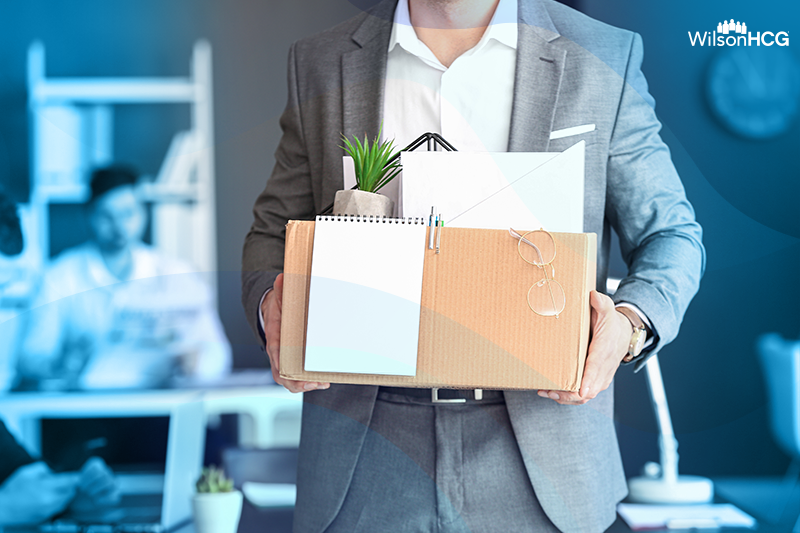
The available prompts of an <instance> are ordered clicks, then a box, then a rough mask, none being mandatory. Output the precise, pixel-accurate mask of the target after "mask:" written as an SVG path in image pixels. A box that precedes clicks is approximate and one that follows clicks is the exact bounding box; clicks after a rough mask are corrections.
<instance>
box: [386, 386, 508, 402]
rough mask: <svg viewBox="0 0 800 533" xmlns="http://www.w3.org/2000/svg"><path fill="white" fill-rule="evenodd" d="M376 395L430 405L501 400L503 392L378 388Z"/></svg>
mask: <svg viewBox="0 0 800 533" xmlns="http://www.w3.org/2000/svg"><path fill="white" fill-rule="evenodd" d="M378 394H379V395H380V394H397V395H400V396H408V397H411V398H417V399H421V400H428V401H430V402H431V403H472V402H480V401H483V400H486V401H489V400H492V401H493V403H494V401H497V400H503V399H504V396H503V391H499V390H483V389H419V388H412V387H380V388H379V389H378Z"/></svg>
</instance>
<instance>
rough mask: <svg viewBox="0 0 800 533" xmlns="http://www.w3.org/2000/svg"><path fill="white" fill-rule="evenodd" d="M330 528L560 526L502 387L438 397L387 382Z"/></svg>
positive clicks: (332, 532) (449, 530) (445, 532)
mask: <svg viewBox="0 0 800 533" xmlns="http://www.w3.org/2000/svg"><path fill="white" fill-rule="evenodd" d="M389 391H390V392H389ZM409 392H410V391H409ZM327 531H328V532H329V533H344V532H347V533H353V532H370V533H374V532H377V531H392V532H426V533H431V532H437V533H456V532H457V533H465V532H472V533H480V532H495V531H537V532H540V531H541V532H557V531H558V529H557V528H556V527H555V526H554V525H553V524H552V522H551V521H550V520H549V519H548V518H547V516H546V515H545V513H544V511H543V510H542V508H541V506H540V505H539V502H538V500H537V498H536V494H534V490H533V487H532V485H531V482H530V480H529V478H528V474H527V471H526V470H525V465H524V464H523V462H522V457H521V455H520V451H519V447H518V446H517V442H516V439H515V437H514V432H513V430H512V427H511V423H510V421H509V418H508V412H507V411H506V405H505V401H504V399H503V394H502V393H501V392H499V391H486V396H485V398H484V399H483V400H480V401H476V400H468V401H467V402H466V403H432V402H431V400H430V397H428V398H424V397H420V395H419V394H416V395H411V394H404V393H403V389H381V392H379V393H378V398H377V401H376V404H375V408H374V411H373V415H372V419H371V421H370V424H369V430H368V431H367V435H366V438H365V440H364V445H363V447H362V449H361V453H360V455H359V457H358V461H357V463H356V467H355V471H354V473H353V477H352V480H351V483H350V486H349V488H348V492H347V495H346V496H345V499H344V502H343V504H342V507H341V508H340V510H339V513H338V514H337V516H336V518H335V519H334V520H333V522H332V523H331V525H330V526H329V527H328V529H327Z"/></svg>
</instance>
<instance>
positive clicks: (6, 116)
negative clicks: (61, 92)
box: [0, 0, 800, 476]
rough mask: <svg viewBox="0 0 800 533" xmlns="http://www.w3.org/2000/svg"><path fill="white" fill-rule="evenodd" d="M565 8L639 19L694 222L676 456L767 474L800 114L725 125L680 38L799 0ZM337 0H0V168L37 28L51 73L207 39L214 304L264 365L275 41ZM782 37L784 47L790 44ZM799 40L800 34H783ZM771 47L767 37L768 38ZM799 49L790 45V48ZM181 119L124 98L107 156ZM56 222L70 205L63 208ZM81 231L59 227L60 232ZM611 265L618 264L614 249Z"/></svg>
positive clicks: (18, 156) (635, 382) (644, 410)
mask: <svg viewBox="0 0 800 533" xmlns="http://www.w3.org/2000/svg"><path fill="white" fill-rule="evenodd" d="M576 4H577V7H579V8H580V9H581V10H583V11H584V12H586V13H588V14H589V15H591V16H593V17H595V18H598V19H600V20H603V21H606V22H608V23H610V24H613V25H616V26H621V27H625V28H628V29H632V30H635V31H637V32H639V33H640V34H641V35H642V37H643V39H644V45H645V63H644V71H645V74H646V75H647V78H648V80H649V82H650V88H651V92H652V93H653V95H654V96H655V98H656V101H657V112H658V115H659V117H660V118H661V120H662V121H663V123H664V126H665V128H664V131H663V136H664V139H665V140H666V141H667V143H668V144H669V145H670V148H671V149H672V154H673V159H674V161H675V164H676V166H677V167H678V170H679V172H680V174H681V176H682V178H683V180H684V184H685V186H686V189H687V193H688V196H689V199H690V200H691V201H692V202H693V203H694V206H695V208H696V211H697V217H698V219H699V221H700V222H701V224H702V225H703V227H704V229H705V244H706V247H707V250H708V269H707V272H706V276H705V278H704V280H703V283H702V286H701V290H700V293H699V295H698V296H697V298H696V299H695V301H694V303H693V304H692V306H691V307H690V309H689V312H688V314H687V316H686V320H685V322H684V326H683V329H682V333H681V335H680V336H679V338H678V339H677V340H676V341H675V342H674V343H673V344H672V345H670V346H669V347H667V348H666V349H665V350H664V351H663V353H662V357H661V363H662V369H663V373H664V378H665V382H666V388H667V394H668V398H669V401H670V407H671V409H672V414H673V420H674V424H675V428H676V431H677V432H678V438H679V441H680V445H681V448H680V452H681V471H682V472H684V473H692V474H702V475H707V476H720V475H778V474H782V473H783V472H784V470H785V469H786V466H787V464H788V458H787V457H786V456H785V455H784V454H783V453H782V452H781V451H779V450H778V448H777V447H776V446H775V444H774V443H773V440H772V438H771V436H770V433H769V428H768V417H767V407H766V395H765V390H764V385H763V382H762V377H761V372H760V369H759V367H758V361H757V359H756V355H755V350H754V342H755V339H756V338H757V336H758V335H759V334H761V333H762V332H766V331H777V332H780V333H782V334H783V335H785V336H788V337H797V336H798V335H800V313H798V311H797V304H796V302H797V301H798V299H800V281H798V276H797V273H798V268H797V265H798V264H800V217H798V215H797V213H798V209H797V207H796V205H797V202H798V201H800V179H798V177H800V161H799V160H798V157H797V152H798V148H800V122H798V121H795V122H794V123H793V125H792V126H791V128H790V129H789V130H788V131H787V132H785V133H784V134H782V135H781V136H779V137H776V138H774V139H771V140H762V141H750V140H746V139H744V138H741V137H738V136H736V135H734V134H733V133H731V132H730V131H729V130H728V129H726V128H725V127H724V126H723V125H722V124H721V123H720V121H719V120H718V119H717V118H715V116H714V114H713V112H712V110H711V107H710V106H709V102H708V99H707V97H706V93H705V87H706V82H707V76H708V71H709V67H710V65H711V62H712V61H713V59H714V58H715V57H716V56H717V55H718V54H719V53H720V52H721V50H720V49H715V48H708V47H702V48H701V47H694V48H693V47H691V46H690V44H689V40H688V35H687V32H688V31H692V32H694V31H706V30H711V29H712V28H713V27H715V26H716V24H717V22H719V21H721V20H722V19H728V20H729V19H730V18H735V19H737V20H746V21H747V24H748V29H750V30H751V31H764V30H770V31H780V30H784V31H788V32H789V35H790V38H795V39H800V33H798V29H800V28H798V26H800V5H798V4H797V3H796V2H788V1H784V2H777V1H762V2H757V3H754V2H745V1H739V0H737V1H730V0H726V1H722V0H707V1H705V2H699V3H698V2H696V1H694V2H690V1H688V0H670V1H666V0H651V1H647V2H642V1H641V0H582V1H581V2H577V3H576ZM358 11H359V10H358V8H357V7H356V5H355V2H354V3H351V2H349V1H347V0H302V1H300V0H269V1H258V0H233V1H226V2H212V1H210V0H173V1H171V2H167V3H165V2H160V1H157V0H140V1H137V2H114V3H109V2H104V1H101V0H82V1H70V2H54V1H50V2H47V1H44V0H29V1H27V2H13V1H11V0H0V36H1V37H0V184H2V185H3V186H4V187H6V188H7V189H8V190H10V191H11V193H12V194H13V195H14V197H15V198H16V199H17V200H18V201H23V202H24V201H27V196H28V191H29V182H28V176H29V163H28V160H29V154H30V152H29V140H28V135H29V133H28V116H27V111H26V98H27V95H26V87H25V57H26V56H25V54H26V50H27V47H28V46H29V44H30V43H31V42H32V41H33V40H34V39H41V40H42V41H43V42H44V44H45V47H46V49H47V69H48V73H49V74H52V75H54V76H59V75H64V76H66V75H70V76H82V75H85V76H126V75H137V76H184V75H186V74H188V62H189V57H190V55H191V47H192V44H193V43H194V41H195V40H196V39H199V38H207V39H208V40H209V41H210V43H211V46H212V48H213V53H214V95H215V98H214V104H215V136H216V176H217V221H218V224H217V239H218V254H219V257H218V261H219V268H220V272H219V275H218V276H219V302H220V312H221V316H222V320H223V323H224V325H225V328H226V331H227V334H228V336H229V338H230V340H231V343H232V345H233V347H234V357H235V365H236V366H237V367H240V368H241V367H254V366H260V367H263V366H264V364H265V363H264V356H263V354H262V353H261V352H260V350H259V348H258V347H257V345H256V343H255V342H254V340H253V337H252V334H251V332H250V330H249V328H248V326H247V324H246V322H245V319H244V313H243V311H242V309H241V305H240V303H239V268H240V256H241V245H242V241H243V238H244V235H245V233H246V232H247V229H248V227H249V225H250V220H251V214H250V209H251V207H252V204H253V201H254V199H255V197H256V195H257V194H258V193H259V192H260V190H261V189H262V188H263V185H264V182H265V180H266V179H267V177H268V176H269V173H270V171H271V168H272V165H273V158H272V153H273V151H274V149H275V147H276V145H277V142H278V139H279V135H280V130H279V127H278V116H279V114H280V112H281V111H282V109H283V106H284V104H285V101H286V88H285V86H286V80H285V70H286V55H287V51H288V48H289V45H290V43H291V42H293V41H294V40H296V39H298V38H300V37H303V36H306V35H309V34H311V33H314V32H317V31H319V30H322V29H324V28H326V27H329V26H331V25H333V24H335V23H337V22H339V21H342V20H345V19H347V18H349V17H350V16H352V15H354V14H356V13H357V12H358ZM793 47H794V48H793ZM797 47H800V40H798V41H797V43H791V44H790V46H789V48H788V49H789V50H790V51H792V50H794V49H795V48H797ZM774 49H777V48H776V47H773V50H774ZM795 55H796V56H797V55H800V54H797V52H795ZM188 121H189V117H188V113H187V112H186V111H185V110H184V109H182V108H180V107H177V106H176V107H174V108H173V107H172V106H169V105H165V106H160V107H157V108H153V106H149V107H144V106H142V107H138V106H130V107H128V108H125V109H122V110H121V111H120V112H119V113H118V115H117V117H116V122H115V129H116V131H115V133H116V135H115V146H114V152H115V155H116V157H117V159H121V160H125V161H129V162H132V163H135V164H136V165H137V166H139V167H140V169H141V170H142V171H144V172H147V173H151V174H154V173H156V172H157V171H158V167H159V165H160V163H161V160H162V158H163V156H164V154H165V152H166V149H167V146H168V143H169V139H170V138H171V136H172V135H173V134H174V132H175V131H177V130H179V129H183V128H185V127H186V126H187V124H188ZM59 216H63V217H64V218H63V220H64V225H69V226H70V227H76V225H77V224H78V223H79V220H80V217H79V215H78V213H76V212H70V210H69V209H64V212H63V213H60V214H59ZM80 231H83V230H82V229H80V228H78V229H73V230H71V231H68V232H66V233H65V234H63V235H62V237H60V238H62V239H63V242H62V243H61V244H58V243H56V246H58V247H59V248H63V247H65V246H67V245H70V244H73V242H72V241H74V240H78V239H79V237H80V235H81V234H80V233H79V232H80ZM615 270H616V272H615V273H616V274H618V275H619V274H622V271H621V267H620V264H619V262H617V264H616V265H615ZM646 398H647V392H646V388H645V385H644V376H643V375H641V374H636V375H635V374H633V373H632V372H631V370H630V368H626V369H624V370H622V371H621V372H620V373H619V377H618V382H617V402H618V422H619V430H620V439H621V447H622V451H623V458H624V461H625V465H626V469H627V470H628V474H629V475H631V474H635V473H638V470H639V469H640V468H641V466H642V464H643V463H644V461H646V460H655V459H657V449H656V436H655V423H654V419H653V415H652V411H651V409H650V406H649V403H648V402H647V401H646Z"/></svg>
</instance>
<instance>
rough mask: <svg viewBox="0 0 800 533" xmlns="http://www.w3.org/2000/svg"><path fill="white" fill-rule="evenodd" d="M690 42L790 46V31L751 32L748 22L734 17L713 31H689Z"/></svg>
mask: <svg viewBox="0 0 800 533" xmlns="http://www.w3.org/2000/svg"><path fill="white" fill-rule="evenodd" d="M689 43H691V45H692V46H772V45H773V44H777V45H778V46H789V32H788V31H779V32H777V33H776V32H771V31H765V32H760V31H757V32H755V33H754V32H751V31H747V24H745V23H744V22H740V21H737V20H734V19H731V20H726V21H724V22H720V23H718V24H717V27H716V28H715V29H714V30H712V31H705V32H703V33H700V32H699V31H696V32H694V34H692V32H689Z"/></svg>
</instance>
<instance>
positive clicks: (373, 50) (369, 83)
mask: <svg viewBox="0 0 800 533" xmlns="http://www.w3.org/2000/svg"><path fill="white" fill-rule="evenodd" d="M396 4H397V0H385V1H384V2H381V3H380V4H379V5H377V6H376V7H375V9H374V10H373V11H372V14H371V15H370V16H367V18H366V19H365V20H364V22H363V23H362V24H361V26H360V27H359V28H358V29H357V30H356V31H355V32H354V33H353V41H354V42H355V43H356V44H358V45H359V47H360V48H358V49H356V50H353V51H351V52H347V53H345V54H343V55H342V127H343V130H342V133H343V134H344V135H345V136H347V138H349V139H352V138H353V137H354V136H358V137H359V138H360V139H363V138H364V135H366V136H367V137H369V139H370V140H372V139H374V138H375V137H376V136H377V135H378V129H379V128H380V125H381V119H382V117H383V93H384V78H385V76H386V58H387V51H388V49H389V38H390V37H391V35H392V22H393V17H394V9H395V6H396ZM329 181H330V180H329ZM326 185H327V187H326V189H327V188H328V187H332V190H326V191H324V194H325V197H328V196H330V197H331V198H333V195H334V194H335V193H336V191H337V190H339V189H341V188H342V184H341V183H335V184H334V183H330V182H329V183H327V184H326Z"/></svg>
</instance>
